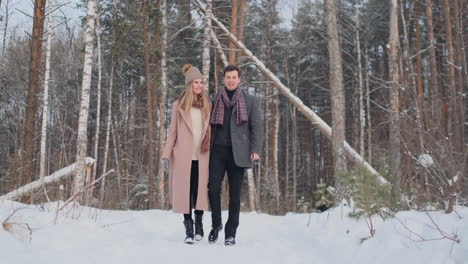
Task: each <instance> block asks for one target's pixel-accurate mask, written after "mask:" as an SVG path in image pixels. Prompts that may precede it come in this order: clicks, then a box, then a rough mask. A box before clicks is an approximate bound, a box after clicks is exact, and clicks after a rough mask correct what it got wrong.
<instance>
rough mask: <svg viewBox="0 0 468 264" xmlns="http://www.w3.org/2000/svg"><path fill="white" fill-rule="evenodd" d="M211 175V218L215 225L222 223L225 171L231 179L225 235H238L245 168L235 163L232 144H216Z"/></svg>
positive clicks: (229, 179)
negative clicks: (222, 191) (222, 192)
mask: <svg viewBox="0 0 468 264" xmlns="http://www.w3.org/2000/svg"><path fill="white" fill-rule="evenodd" d="M209 169H210V171H209V172H210V176H209V183H208V194H209V197H210V206H211V220H212V224H213V227H219V226H220V225H221V224H222V223H221V185H222V183H223V178H224V174H225V172H227V175H228V181H229V218H228V221H227V223H226V227H225V230H224V232H225V235H226V237H229V236H233V237H235V236H236V230H237V227H238V226H239V212H240V200H241V190H242V180H243V178H244V168H241V167H238V166H237V165H236V164H235V163H234V156H233V153H232V146H223V145H214V146H213V149H212V150H211V155H210V168H209Z"/></svg>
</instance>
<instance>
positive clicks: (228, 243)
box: [224, 236, 236, 246]
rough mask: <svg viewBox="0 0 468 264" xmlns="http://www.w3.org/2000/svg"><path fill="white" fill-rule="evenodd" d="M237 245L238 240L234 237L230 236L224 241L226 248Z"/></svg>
mask: <svg viewBox="0 0 468 264" xmlns="http://www.w3.org/2000/svg"><path fill="white" fill-rule="evenodd" d="M235 244H236V239H235V238H234V237H233V236H228V237H226V239H225V240H224V245H226V246H234V245H235Z"/></svg>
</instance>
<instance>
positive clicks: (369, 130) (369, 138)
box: [364, 42, 372, 163]
mask: <svg viewBox="0 0 468 264" xmlns="http://www.w3.org/2000/svg"><path fill="white" fill-rule="evenodd" d="M366 43H367V42H366ZM364 61H365V66H366V69H369V54H368V50H367V45H365V47H364ZM364 72H365V75H366V108H367V160H368V161H369V162H370V163H372V118H371V117H372V116H371V106H370V85H369V73H368V71H367V70H366V71H364Z"/></svg>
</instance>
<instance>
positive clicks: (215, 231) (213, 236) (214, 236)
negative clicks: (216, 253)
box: [208, 224, 223, 244]
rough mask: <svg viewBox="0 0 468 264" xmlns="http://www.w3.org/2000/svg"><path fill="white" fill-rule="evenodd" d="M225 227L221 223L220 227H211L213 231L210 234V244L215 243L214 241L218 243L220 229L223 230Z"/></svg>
mask: <svg viewBox="0 0 468 264" xmlns="http://www.w3.org/2000/svg"><path fill="white" fill-rule="evenodd" d="M222 229H223V225H222V224H221V225H220V226H218V227H213V228H212V229H211V232H210V234H209V235H208V242H209V243H210V244H213V243H216V241H217V240H218V233H219V231H221V230H222Z"/></svg>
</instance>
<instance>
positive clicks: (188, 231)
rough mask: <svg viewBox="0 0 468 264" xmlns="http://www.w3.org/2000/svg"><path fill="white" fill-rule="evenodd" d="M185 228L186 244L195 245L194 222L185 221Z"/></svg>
mask: <svg viewBox="0 0 468 264" xmlns="http://www.w3.org/2000/svg"><path fill="white" fill-rule="evenodd" d="M184 226H185V240H184V242H185V244H193V220H192V219H188V220H184Z"/></svg>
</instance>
